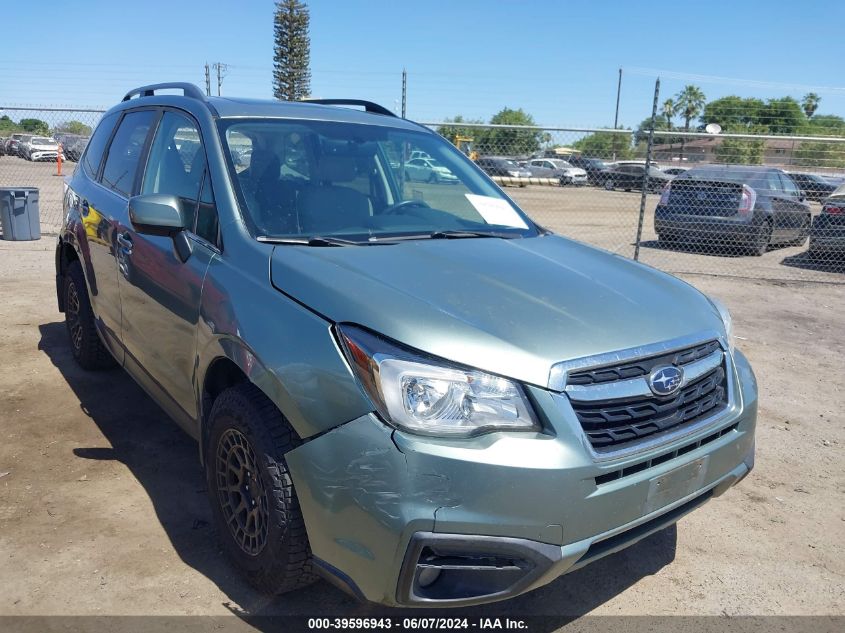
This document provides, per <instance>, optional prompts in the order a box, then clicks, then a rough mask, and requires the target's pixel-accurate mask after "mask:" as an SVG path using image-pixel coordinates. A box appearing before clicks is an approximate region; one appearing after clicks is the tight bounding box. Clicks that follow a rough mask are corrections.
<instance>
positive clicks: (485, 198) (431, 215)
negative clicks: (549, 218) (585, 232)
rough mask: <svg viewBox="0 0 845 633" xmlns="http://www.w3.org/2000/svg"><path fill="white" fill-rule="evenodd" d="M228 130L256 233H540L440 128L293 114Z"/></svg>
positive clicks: (242, 197) (235, 123)
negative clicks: (412, 128) (292, 117)
mask: <svg viewBox="0 0 845 633" xmlns="http://www.w3.org/2000/svg"><path fill="white" fill-rule="evenodd" d="M220 131H221V136H222V139H223V141H224V143H225V145H226V146H227V148H228V152H227V154H228V155H230V156H232V157H233V158H232V160H231V161H230V163H229V169H230V171H231V176H232V182H233V185H234V188H235V191H236V193H237V196H238V199H239V201H240V203H241V206H242V207H243V209H244V211H245V212H246V213H247V214H248V216H249V218H250V219H251V221H252V224H253V226H254V228H255V231H256V237H262V238H265V239H269V238H285V239H290V240H291V241H297V242H300V241H302V242H307V241H308V240H310V239H311V238H315V237H320V238H326V237H329V238H331V237H334V238H342V239H343V240H347V241H349V242H354V243H362V244H366V243H378V242H379V240H389V239H390V238H404V239H408V238H414V237H419V238H421V239H422V238H428V237H432V236H433V235H432V234H438V235H437V236H440V235H439V234H443V233H451V232H458V233H460V232H467V233H470V232H474V233H478V232H483V233H495V235H496V236H497V237H529V236H534V235H537V234H538V230H537V228H536V227H535V226H534V224H533V223H532V222H531V220H529V219H528V218H527V217H526V216H525V214H524V213H523V212H522V211H521V210H520V209H519V208H518V207H516V205H514V204H513V203H512V202H511V201H510V200H508V199H507V198H506V197H505V196H504V195H503V194H502V193H501V192H500V191H499V189H498V187H496V186H495V185H493V184H492V183H491V182H490V181H489V180H488V179H487V178H486V177H484V176H483V175H482V174H481V173H480V172H479V171H478V169H477V167H475V166H474V165H473V164H472V163H471V162H470V161H469V160H468V159H467V158H466V157H465V156H464V155H463V154H461V153H460V152H459V151H458V150H457V149H455V147H454V146H452V145H451V144H450V143H448V142H447V141H446V140H444V139H443V138H442V137H440V136H438V135H435V134H430V133H426V132H424V131H419V132H418V131H409V130H402V129H394V128H390V127H382V126H376V125H360V124H351V123H338V122H326V121H294V120H288V119H260V120H244V119H235V120H228V121H227V120H225V119H224V120H222V121H221V122H220ZM412 156H413V157H414V158H412ZM420 156H430V157H431V158H426V159H424V160H423V159H419V158H417V157H420ZM433 167H437V170H438V171H435V170H434V169H433ZM444 171H448V173H442V172H444Z"/></svg>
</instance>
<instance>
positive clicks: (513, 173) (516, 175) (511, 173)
mask: <svg viewBox="0 0 845 633" xmlns="http://www.w3.org/2000/svg"><path fill="white" fill-rule="evenodd" d="M508 173H509V174H510V175H511V176H513V177H514V178H519V172H518V171H508Z"/></svg>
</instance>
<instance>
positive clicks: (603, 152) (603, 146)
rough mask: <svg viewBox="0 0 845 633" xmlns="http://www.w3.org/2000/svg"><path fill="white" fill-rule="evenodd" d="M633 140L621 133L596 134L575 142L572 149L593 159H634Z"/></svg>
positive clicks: (628, 135)
mask: <svg viewBox="0 0 845 633" xmlns="http://www.w3.org/2000/svg"><path fill="white" fill-rule="evenodd" d="M650 121H651V120H650V119H649V122H650ZM631 138H632V136H631V135H630V134H622V133H620V132H594V133H593V134H588V135H587V136H585V137H583V138H580V139H578V140H577V141H575V142H574V143H573V144H572V147H573V148H574V149H577V150H580V151H581V153H583V154H584V155H585V156H589V157H592V158H604V159H608V160H610V159H613V158H614V156H615V157H616V159H627V158H633V157H634V148H633V147H632V146H631Z"/></svg>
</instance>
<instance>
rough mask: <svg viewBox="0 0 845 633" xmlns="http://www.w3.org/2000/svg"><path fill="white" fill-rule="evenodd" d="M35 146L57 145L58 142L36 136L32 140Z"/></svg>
mask: <svg viewBox="0 0 845 633" xmlns="http://www.w3.org/2000/svg"><path fill="white" fill-rule="evenodd" d="M31 142H32V144H33V145H55V143H56V141H54V140H53V139H51V138H44V137H43V136H36V137H35V138H33V139H32V141H31Z"/></svg>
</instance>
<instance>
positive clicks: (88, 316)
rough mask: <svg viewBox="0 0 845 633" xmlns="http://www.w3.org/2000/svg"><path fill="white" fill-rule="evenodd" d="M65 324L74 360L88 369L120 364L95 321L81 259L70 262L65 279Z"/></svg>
mask: <svg viewBox="0 0 845 633" xmlns="http://www.w3.org/2000/svg"><path fill="white" fill-rule="evenodd" d="M62 296H63V297H64V304H65V325H66V326H67V332H68V337H69V338H70V349H71V353H72V354H73V358H74V360H76V362H77V363H79V366H80V367H82V368H83V369H87V370H96V369H108V368H109V367H114V366H115V365H116V364H117V363H116V362H115V360H114V357H113V356H112V355H111V353H110V352H109V350H108V348H106V346H105V344H104V343H103V341H102V340H100V335H99V334H98V333H97V326H96V324H95V322H94V311H93V310H92V309H91V300H90V298H89V297H88V287H87V286H86V285H85V275H84V274H83V272H82V265H81V264H80V263H79V260H76V261H74V262H71V264H70V266H68V268H67V271H66V272H65V276H64V279H63V280H62Z"/></svg>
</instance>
